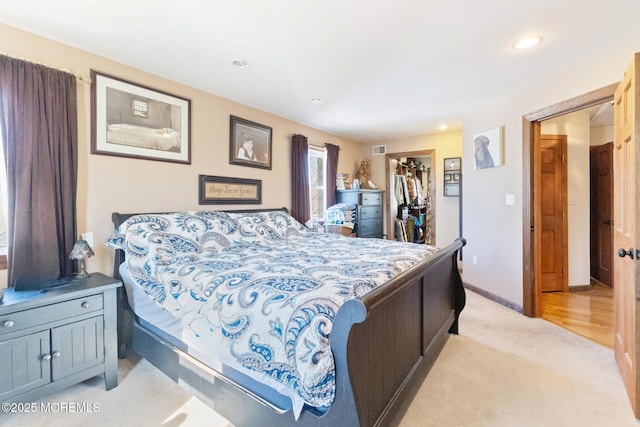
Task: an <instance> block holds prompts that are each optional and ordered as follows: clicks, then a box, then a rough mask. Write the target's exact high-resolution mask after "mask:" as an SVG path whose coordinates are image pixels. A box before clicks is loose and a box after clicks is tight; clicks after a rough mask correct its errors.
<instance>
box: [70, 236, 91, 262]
mask: <svg viewBox="0 0 640 427" xmlns="http://www.w3.org/2000/svg"><path fill="white" fill-rule="evenodd" d="M93 255H94V253H93V249H91V246H89V243H87V241H86V240H83V239H80V240H78V241H77V242H76V243H75V244H74V245H73V249H72V250H71V254H70V255H69V258H71V259H87V258H91V257H92V256H93Z"/></svg>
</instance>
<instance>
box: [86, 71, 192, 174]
mask: <svg viewBox="0 0 640 427" xmlns="http://www.w3.org/2000/svg"><path fill="white" fill-rule="evenodd" d="M91 153H92V154H106V155H110V156H121V157H133V158H138V159H147V160H160V161H165V162H176V163H186V164H190V163H191V101H190V100H189V99H185V98H181V97H178V96H175V95H171V94H168V93H166V92H161V91H158V90H156V89H151V88H149V87H146V86H142V85H139V84H136V83H132V82H128V81H126V80H122V79H119V78H117V77H113V76H109V75H107V74H102V73H100V72H98V71H95V70H91Z"/></svg>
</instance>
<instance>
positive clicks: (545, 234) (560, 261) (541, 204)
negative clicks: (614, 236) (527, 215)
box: [534, 135, 569, 292]
mask: <svg viewBox="0 0 640 427" xmlns="http://www.w3.org/2000/svg"><path fill="white" fill-rule="evenodd" d="M534 149H535V150H536V151H537V152H538V153H537V154H538V155H537V158H538V159H539V161H538V162H537V163H536V165H535V171H534V173H535V175H536V177H535V178H534V179H535V181H536V182H537V183H538V185H537V186H536V187H537V188H535V189H534V193H537V196H538V197H535V195H534V203H535V204H536V208H537V209H536V210H537V212H538V216H537V217H538V218H539V220H538V221H537V227H539V233H538V236H539V239H538V241H537V242H536V244H537V245H539V247H540V249H539V251H538V252H539V254H540V258H539V260H538V262H539V267H538V268H539V276H538V277H539V278H540V282H539V283H540V288H541V290H542V292H552V291H567V290H568V287H569V285H568V280H567V270H568V269H567V265H568V250H567V228H568V227H567V215H566V211H567V163H566V158H567V136H566V135H540V138H538V139H536V147H535V148H534Z"/></svg>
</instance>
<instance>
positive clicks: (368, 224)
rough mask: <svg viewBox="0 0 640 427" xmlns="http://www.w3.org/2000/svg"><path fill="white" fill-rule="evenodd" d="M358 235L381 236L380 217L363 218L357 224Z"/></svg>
mask: <svg viewBox="0 0 640 427" xmlns="http://www.w3.org/2000/svg"><path fill="white" fill-rule="evenodd" d="M357 226H358V237H382V219H381V218H378V219H365V220H363V221H360V222H359V223H358V224H357Z"/></svg>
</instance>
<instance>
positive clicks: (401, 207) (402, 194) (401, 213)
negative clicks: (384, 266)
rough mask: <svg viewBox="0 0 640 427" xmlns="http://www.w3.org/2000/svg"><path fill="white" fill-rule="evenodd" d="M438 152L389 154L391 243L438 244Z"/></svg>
mask: <svg viewBox="0 0 640 427" xmlns="http://www.w3.org/2000/svg"><path fill="white" fill-rule="evenodd" d="M433 159H435V150H421V151H412V152H405V153H389V154H387V155H386V160H387V191H386V193H385V194H386V197H387V207H388V211H387V218H388V223H387V230H388V232H387V234H388V236H389V238H390V239H393V240H399V241H406V242H413V243H420V244H425V243H426V244H430V245H433V244H435V235H436V230H435V212H436V209H435V177H436V175H435V170H434V169H435V168H434V166H435V162H434V161H433Z"/></svg>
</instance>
